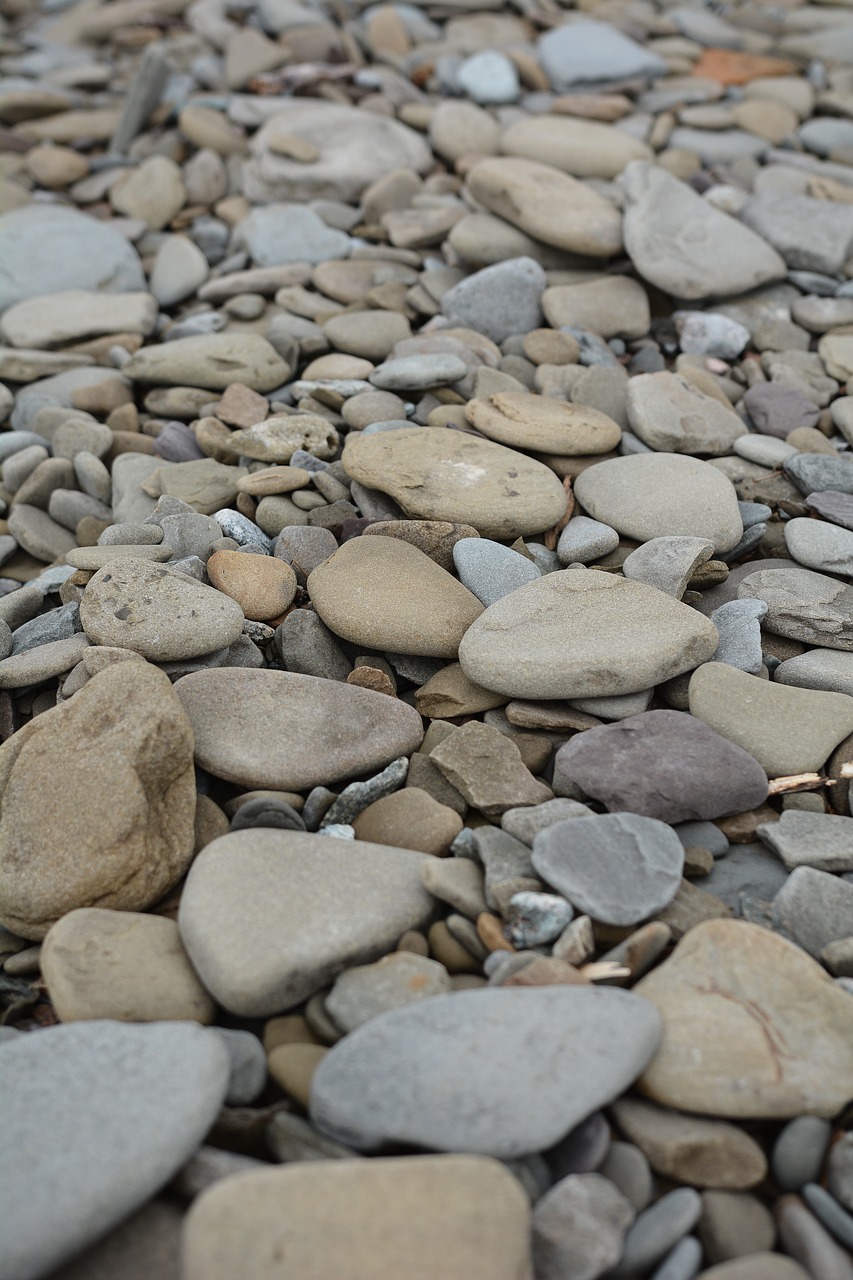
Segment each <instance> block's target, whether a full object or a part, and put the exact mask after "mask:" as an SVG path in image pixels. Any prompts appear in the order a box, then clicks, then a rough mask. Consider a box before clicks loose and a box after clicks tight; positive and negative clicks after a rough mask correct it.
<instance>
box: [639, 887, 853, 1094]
mask: <svg viewBox="0 0 853 1280" xmlns="http://www.w3.org/2000/svg"><path fill="white" fill-rule="evenodd" d="M795 874H802V872H800V873H795ZM812 874H818V873H816V872H815V873H812ZM711 975H713V977H712V979H711V980H710V981H709V978H710V977H711ZM634 990H635V992H636V993H637V994H639V995H642V996H644V997H645V998H646V999H647V1000H650V1001H651V1002H652V1004H654V1005H655V1006H656V1007H657V1009H658V1010H659V1012H660V1014H661V1016H662V1017H663V1020H664V1039H663V1044H662V1046H661V1049H660V1050H659V1052H658V1054H657V1057H656V1058H655V1060H654V1062H653V1064H652V1066H651V1067H650V1068H649V1069H648V1070H647V1071H646V1073H645V1074H644V1076H643V1077H642V1078H641V1080H640V1084H639V1088H640V1091H641V1092H642V1093H644V1094H646V1095H647V1096H648V1097H650V1098H652V1099H653V1100H655V1101H656V1102H660V1103H662V1104H663V1105H664V1106H671V1107H676V1108H678V1109H679V1110H684V1111H695V1110H697V1109H699V1108H701V1110H702V1112H704V1114H706V1115H710V1116H722V1117H724V1118H732V1119H735V1118H738V1117H741V1116H744V1117H746V1116H749V1117H752V1118H768V1119H787V1118H788V1117H789V1116H795V1115H824V1116H832V1115H834V1114H835V1112H836V1110H837V1109H838V1107H839V1106H840V1105H843V1102H842V1099H843V1098H845V1097H846V1096H847V1095H849V1093H850V1087H851V1077H853V1055H851V1044H853V1040H851V1037H850V1031H849V1030H848V1029H847V1028H848V1027H849V1026H850V1024H851V1020H853V1010H851V1009H850V1008H849V998H848V996H847V994H846V992H843V991H841V990H840V989H839V988H838V987H837V986H836V985H835V983H834V982H833V981H832V979H831V978H830V977H828V975H827V974H826V973H825V972H824V971H823V969H821V968H820V966H819V965H817V964H815V962H814V961H813V960H811V959H810V958H809V957H808V956H806V955H804V954H803V953H802V951H800V950H799V949H798V948H797V947H794V946H792V945H791V944H790V943H789V942H785V941H784V939H782V938H779V937H777V936H776V935H775V934H773V933H770V932H769V931H768V930H766V929H762V928H760V927H759V926H758V925H753V924H747V923H746V922H744V921H740V920H711V921H707V922H706V923H704V924H699V925H697V926H696V927H695V928H694V929H691V930H690V932H689V934H687V935H686V936H685V937H684V938H683V939H682V941H681V942H680V943H679V944H678V946H677V947H676V949H675V951H674V952H673V954H672V956H671V957H670V959H669V960H666V961H664V963H663V964H662V965H660V966H659V967H658V968H657V969H655V970H654V972H653V973H651V974H647V975H646V976H645V977H644V978H641V979H640V981H639V982H638V983H637V985H636V987H635V988H634ZM688 1064H689V1065H688Z"/></svg>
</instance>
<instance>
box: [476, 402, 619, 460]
mask: <svg viewBox="0 0 853 1280" xmlns="http://www.w3.org/2000/svg"><path fill="white" fill-rule="evenodd" d="M465 417H466V418H467V419H468V421H469V422H470V423H471V425H472V426H474V427H476V428H477V430H478V431H480V432H482V434H483V435H484V436H487V437H488V438H489V439H490V440H496V441H497V442H498V443H499V444H504V445H509V446H510V447H511V448H514V449H516V448H517V449H535V450H537V451H538V452H540V453H556V454H569V455H571V456H576V455H579V454H581V455H583V454H597V453H608V452H610V450H611V449H615V448H616V446H617V445H618V443H619V441H620V439H621V437H622V430H621V428H620V427H619V425H618V424H617V423H615V422H614V421H613V420H612V418H608V417H607V415H606V414H604V413H601V412H599V411H598V410H597V409H592V408H589V407H588V406H585V405H574V404H566V403H565V402H563V401H560V400H554V399H551V398H550V397H548V396H537V395H531V394H530V393H523V392H518V391H503V392H497V393H496V394H495V395H491V396H489V397H488V399H484V400H479V399H475V400H469V401H468V404H467V405H466V406H465Z"/></svg>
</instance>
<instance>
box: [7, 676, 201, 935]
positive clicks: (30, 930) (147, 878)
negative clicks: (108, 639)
mask: <svg viewBox="0 0 853 1280" xmlns="http://www.w3.org/2000/svg"><path fill="white" fill-rule="evenodd" d="M0 777H2V787H3V793H4V794H3V813H2V819H0V886H2V898H3V913H2V922H3V923H4V924H5V925H6V927H7V928H11V929H13V930H14V931H15V932H16V933H18V934H20V935H21V936H22V937H26V938H34V939H39V938H42V937H44V935H45V934H46V933H47V931H48V929H49V928H50V926H51V925H52V924H53V923H54V922H55V921H56V920H57V919H59V917H60V916H63V915H65V914H66V912H68V911H72V910H74V909H75V908H76V907H88V906H92V905H94V904H95V903H97V904H98V905H99V906H104V907H110V908H116V909H120V910H128V911H136V910H142V909H144V908H146V907H149V906H151V905H153V903H155V902H157V901H158V899H160V898H161V897H162V896H163V894H164V893H166V891H167V890H168V889H170V888H171V887H172V886H173V885H174V884H175V883H176V882H177V881H178V880H179V879H180V877H181V876H182V875H183V873H184V871H185V870H186V868H187V867H188V866H189V863H190V861H191V859H192V856H193V848H194V832H193V819H194V815H195V778H194V774H193V767H192V733H191V730H190V725H189V723H188V721H187V718H186V716H185V714H184V712H183V710H182V708H181V707H180V705H179V703H178V700H177V699H176V698H175V697H174V695H173V693H172V689H171V686H170V685H169V682H168V680H167V678H166V677H165V676H164V675H163V674H162V673H161V672H159V671H156V670H155V669H154V668H153V667H151V666H149V665H147V664H143V663H135V662H133V663H119V664H117V665H114V666H111V667H108V668H107V669H106V670H104V671H102V672H100V673H99V674H98V675H96V676H94V677H92V679H91V680H89V681H88V683H87V684H86V685H85V686H84V688H83V689H81V690H80V692H79V693H77V694H76V695H75V696H74V697H73V698H71V699H70V700H69V701H68V702H65V703H63V704H62V705H60V706H58V707H56V708H55V709H54V710H52V711H49V712H45V713H44V714H42V715H40V716H38V717H37V718H36V719H34V720H32V721H31V722H30V723H29V724H27V725H25V726H24V727H23V728H22V729H19V730H18V732H17V733H15V734H14V735H13V736H12V737H11V738H9V739H8V740H7V741H6V742H5V743H4V744H3V747H2V748H0ZM46 779H49V780H50V781H49V785H50V788H51V796H52V802H51V804H50V805H49V806H45V805H44V804H43V803H42V798H43V795H44V787H45V785H46ZM105 784H106V785H105ZM81 794H85V795H86V797H87V802H86V804H85V805H81V804H80V796H81ZM69 847H71V848H73V849H74V850H75V858H74V859H73V860H72V861H70V862H69V860H68V858H67V855H66V852H65V851H66V850H67V849H68V848H69ZM118 864H120V865H121V868H122V872H121V876H120V877H118V878H117V877H116V866H117V865H118Z"/></svg>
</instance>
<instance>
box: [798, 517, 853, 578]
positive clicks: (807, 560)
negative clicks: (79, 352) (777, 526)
mask: <svg viewBox="0 0 853 1280" xmlns="http://www.w3.org/2000/svg"><path fill="white" fill-rule="evenodd" d="M785 546H786V547H787V548H788V553H789V554H790V556H791V559H792V560H796V561H797V563H798V564H802V565H805V567H806V568H807V569H815V570H817V571H818V572H819V573H837V574H839V575H841V576H843V577H845V578H850V577H853V532H850V531H849V530H847V529H839V528H838V527H837V526H836V525H832V524H829V523H828V522H827V521H825V520H811V519H808V518H806V517H802V516H801V517H798V518H796V519H794V520H789V521H788V522H787V523H786V525H785Z"/></svg>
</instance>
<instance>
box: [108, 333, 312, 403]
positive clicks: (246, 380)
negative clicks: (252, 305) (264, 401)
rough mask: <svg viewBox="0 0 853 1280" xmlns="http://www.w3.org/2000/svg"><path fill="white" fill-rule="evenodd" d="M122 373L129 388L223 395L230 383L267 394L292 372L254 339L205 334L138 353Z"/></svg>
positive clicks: (258, 338)
mask: <svg viewBox="0 0 853 1280" xmlns="http://www.w3.org/2000/svg"><path fill="white" fill-rule="evenodd" d="M122 373H123V374H124V375H125V377H127V378H132V379H133V380H134V382H143V383H151V382H153V383H157V384H158V385H161V386H178V387H204V388H207V389H208V390H210V391H224V390H225V388H226V387H228V386H230V385H231V383H232V382H242V383H243V384H244V385H245V386H247V387H251V389H252V390H253V391H260V392H266V391H273V390H274V389H275V388H276V387H280V386H281V385H282V383H285V382H287V380H288V378H289V377H290V373H291V369H290V365H289V364H288V363H287V362H286V361H285V360H283V359H282V357H281V356H280V355H279V354H278V352H277V351H276V349H275V347H273V346H272V345H271V344H270V343H269V342H267V340H266V338H262V337H261V335H260V334H259V333H210V334H204V335H202V336H200V337H195V338H175V339H173V341H172V342H163V343H161V344H160V345H159V346H150V347H143V348H142V350H141V351H137V352H136V354H135V355H133V356H131V358H130V360H129V361H128V362H127V364H126V365H125V366H124V367H123V369H122Z"/></svg>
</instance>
